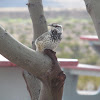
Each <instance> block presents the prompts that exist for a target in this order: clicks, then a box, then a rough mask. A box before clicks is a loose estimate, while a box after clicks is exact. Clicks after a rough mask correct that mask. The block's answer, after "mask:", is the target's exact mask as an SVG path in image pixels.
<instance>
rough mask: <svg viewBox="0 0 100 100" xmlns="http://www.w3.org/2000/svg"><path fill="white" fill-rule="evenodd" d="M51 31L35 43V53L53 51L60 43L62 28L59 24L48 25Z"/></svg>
mask: <svg viewBox="0 0 100 100" xmlns="http://www.w3.org/2000/svg"><path fill="white" fill-rule="evenodd" d="M49 26H51V30H50V31H48V32H45V33H43V34H42V35H41V36H39V37H38V38H37V39H36V41H35V45H36V51H39V52H43V51H44V50H45V49H51V50H55V49H56V47H57V46H58V44H59V43H60V41H61V34H62V26H61V25H59V24H55V23H54V24H50V25H49Z"/></svg>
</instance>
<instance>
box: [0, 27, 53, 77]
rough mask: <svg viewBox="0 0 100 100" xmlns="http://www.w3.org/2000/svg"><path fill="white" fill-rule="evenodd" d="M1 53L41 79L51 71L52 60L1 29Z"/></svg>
mask: <svg viewBox="0 0 100 100" xmlns="http://www.w3.org/2000/svg"><path fill="white" fill-rule="evenodd" d="M0 53H1V54H2V55H3V56H5V57H6V58H7V59H9V60H10V61H11V62H13V63H15V64H17V65H18V66H20V67H22V68H23V69H25V70H27V71H28V72H30V73H32V74H33V75H34V76H36V77H39V76H41V75H42V74H44V72H47V70H49V69H50V66H51V65H52V64H51V59H50V58H49V57H48V56H46V55H44V54H42V53H39V52H35V51H34V50H32V49H30V48H28V47H26V46H24V45H23V44H21V43H20V42H18V41H17V40H15V39H14V38H13V37H12V36H11V35H10V34H9V33H7V32H6V31H5V30H4V29H3V28H2V27H0Z"/></svg>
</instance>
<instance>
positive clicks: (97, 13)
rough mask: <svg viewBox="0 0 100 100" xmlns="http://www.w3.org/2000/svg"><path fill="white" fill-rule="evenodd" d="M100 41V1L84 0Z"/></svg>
mask: <svg viewBox="0 0 100 100" xmlns="http://www.w3.org/2000/svg"><path fill="white" fill-rule="evenodd" d="M84 1H85V5H86V8H87V11H88V13H89V15H90V16H91V18H92V20H93V23H94V26H95V29H96V31H97V34H98V37H99V39H100V0H84Z"/></svg>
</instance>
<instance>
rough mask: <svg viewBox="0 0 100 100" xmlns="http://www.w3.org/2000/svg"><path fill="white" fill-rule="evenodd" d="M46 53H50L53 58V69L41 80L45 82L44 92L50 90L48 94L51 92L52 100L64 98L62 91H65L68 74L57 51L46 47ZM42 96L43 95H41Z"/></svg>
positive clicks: (44, 99) (43, 99)
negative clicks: (61, 66) (60, 61)
mask: <svg viewBox="0 0 100 100" xmlns="http://www.w3.org/2000/svg"><path fill="white" fill-rule="evenodd" d="M44 53H45V54H46V55H48V56H49V57H50V58H51V60H52V69H51V70H50V71H49V72H47V73H46V74H45V75H44V76H42V78H41V81H42V83H43V86H44V87H43V88H42V90H41V91H42V93H44V92H43V90H44V91H47V92H48V91H49V93H48V94H51V96H52V100H62V93H63V85H64V81H65V79H66V75H65V74H64V73H63V71H62V70H61V68H60V66H59V64H58V61H57V58H56V55H55V54H56V53H55V52H54V51H52V50H49V49H45V50H44ZM40 96H41V95H40ZM40 100H49V98H48V99H47V98H45V97H44V98H43V94H42V99H40Z"/></svg>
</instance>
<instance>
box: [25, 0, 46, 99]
mask: <svg viewBox="0 0 100 100" xmlns="http://www.w3.org/2000/svg"><path fill="white" fill-rule="evenodd" d="M27 5H28V9H29V12H30V17H31V19H32V23H33V29H34V32H33V36H34V38H33V42H32V48H33V49H35V44H34V41H35V39H36V38H37V37H38V36H40V35H41V34H43V33H44V32H46V31H47V23H46V20H45V17H44V12H43V6H42V0H28V4H27ZM24 77H25V80H26V83H27V86H28V90H29V92H30V95H31V98H32V100H37V99H38V98H39V93H40V81H39V80H38V79H37V78H36V77H34V75H32V74H29V73H27V72H26V71H25V72H24Z"/></svg>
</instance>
